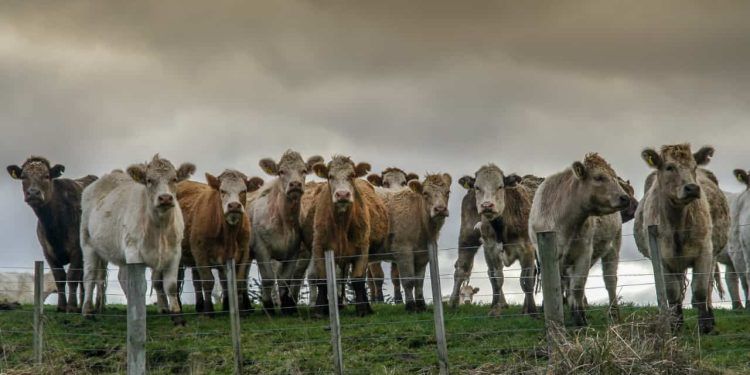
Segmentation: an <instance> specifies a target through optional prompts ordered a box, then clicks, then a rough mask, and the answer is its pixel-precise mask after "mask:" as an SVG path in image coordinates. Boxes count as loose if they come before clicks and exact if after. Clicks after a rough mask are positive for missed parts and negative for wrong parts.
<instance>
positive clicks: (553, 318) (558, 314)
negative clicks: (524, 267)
mask: <svg viewBox="0 0 750 375" xmlns="http://www.w3.org/2000/svg"><path fill="white" fill-rule="evenodd" d="M536 241H537V245H538V248H539V252H538V255H539V258H540V259H539V261H540V262H541V263H542V294H543V296H542V298H543V299H544V327H545V331H546V335H547V358H548V369H547V373H548V374H551V373H554V368H553V367H552V366H553V364H554V363H555V360H556V358H555V349H554V348H555V347H556V346H557V344H556V338H557V334H558V332H560V330H562V329H563V327H564V326H565V320H564V315H563V295H562V286H561V279H560V266H559V259H558V258H557V235H556V233H555V232H551V231H550V232H538V233H537V234H536Z"/></svg>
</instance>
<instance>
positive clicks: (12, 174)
mask: <svg viewBox="0 0 750 375" xmlns="http://www.w3.org/2000/svg"><path fill="white" fill-rule="evenodd" d="M10 177H13V178H14V179H16V180H17V179H18V175H17V174H16V170H15V169H14V170H12V171H10Z"/></svg>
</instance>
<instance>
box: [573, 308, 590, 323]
mask: <svg viewBox="0 0 750 375" xmlns="http://www.w3.org/2000/svg"><path fill="white" fill-rule="evenodd" d="M573 324H574V325H575V326H576V327H586V326H588V325H589V322H588V320H587V319H586V313H585V312H584V311H583V310H578V311H573Z"/></svg>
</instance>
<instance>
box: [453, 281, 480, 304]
mask: <svg viewBox="0 0 750 375" xmlns="http://www.w3.org/2000/svg"><path fill="white" fill-rule="evenodd" d="M477 293H479V288H474V287H472V286H471V285H469V283H468V282H465V283H464V284H463V285H461V289H460V291H459V294H458V301H459V303H461V304H463V305H470V304H471V303H472V302H473V301H474V295H475V294H477Z"/></svg>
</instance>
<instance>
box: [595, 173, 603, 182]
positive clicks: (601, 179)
mask: <svg viewBox="0 0 750 375" xmlns="http://www.w3.org/2000/svg"><path fill="white" fill-rule="evenodd" d="M594 181H596V182H604V176H602V175H599V176H596V177H594Z"/></svg>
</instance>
